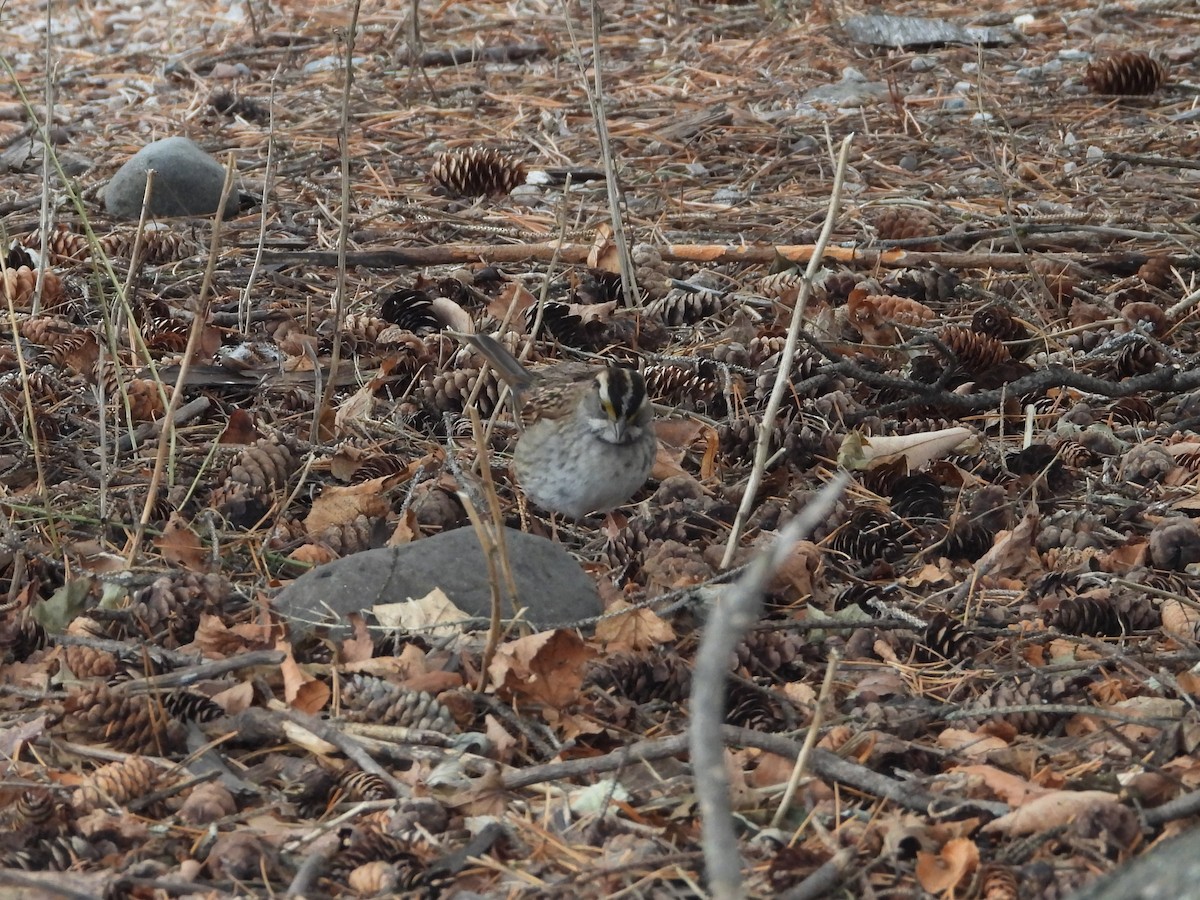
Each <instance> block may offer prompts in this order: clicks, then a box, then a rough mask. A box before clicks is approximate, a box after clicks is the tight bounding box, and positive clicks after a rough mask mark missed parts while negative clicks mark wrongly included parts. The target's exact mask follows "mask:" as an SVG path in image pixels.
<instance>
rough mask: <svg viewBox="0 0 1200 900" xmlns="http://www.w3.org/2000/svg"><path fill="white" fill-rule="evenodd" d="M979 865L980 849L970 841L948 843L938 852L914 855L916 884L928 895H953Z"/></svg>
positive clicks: (956, 840) (961, 839) (965, 839)
mask: <svg viewBox="0 0 1200 900" xmlns="http://www.w3.org/2000/svg"><path fill="white" fill-rule="evenodd" d="M978 866H979V848H978V847H977V846H975V842H974V841H973V840H971V839H970V838H954V839H953V840H950V841H947V842H946V844H945V845H944V846H943V847H942V849H941V852H939V853H925V852H923V851H918V853H917V868H916V871H917V881H919V882H921V887H923V888H925V890H927V891H929V892H930V893H931V894H939V893H946V894H952V893H953V891H954V889H955V888H957V887H958V886H959V885H960V884H962V883H963V882H964V881H965V880H967V879H968V878H969V877H970V875H971V873H972V872H974V871H975V869H976V868H977V867H978Z"/></svg>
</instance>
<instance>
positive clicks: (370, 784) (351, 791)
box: [338, 769, 393, 803]
mask: <svg viewBox="0 0 1200 900" xmlns="http://www.w3.org/2000/svg"><path fill="white" fill-rule="evenodd" d="M338 787H340V788H341V789H342V790H343V791H344V792H345V794H346V799H347V800H352V801H354V802H355V803H358V802H361V801H364V800H391V799H392V797H393V794H392V789H391V788H390V787H388V785H387V782H386V781H384V780H383V779H382V778H380V777H379V776H378V775H375V774H373V773H371V772H363V771H361V770H360V769H350V770H347V771H344V772H342V773H341V774H340V775H339V776H338Z"/></svg>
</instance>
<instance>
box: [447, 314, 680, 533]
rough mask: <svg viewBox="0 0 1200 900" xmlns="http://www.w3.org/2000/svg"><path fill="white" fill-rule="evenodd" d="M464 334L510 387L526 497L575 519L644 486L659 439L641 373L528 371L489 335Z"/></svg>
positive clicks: (563, 367)
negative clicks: (517, 429) (518, 429)
mask: <svg viewBox="0 0 1200 900" xmlns="http://www.w3.org/2000/svg"><path fill="white" fill-rule="evenodd" d="M465 337H466V339H467V340H468V341H470V343H471V345H472V346H473V347H474V348H475V349H476V350H478V351H479V352H480V353H482V354H483V355H484V356H485V357H487V360H488V362H490V363H491V364H492V366H493V368H495V370H496V373H497V374H498V375H499V376H500V377H501V378H503V379H504V380H505V381H506V382H508V384H509V386H510V387H511V388H512V392H513V409H514V410H516V416H515V418H516V419H517V423H518V426H519V428H520V429H521V434H520V437H519V438H518V439H517V449H516V450H515V451H514V453H513V468H514V469H515V470H516V473H517V480H518V481H519V482H520V484H521V488H522V490H524V491H525V495H526V496H527V497H529V499H530V500H532V501H533V502H534V503H536V504H537V505H538V506H540V507H542V508H543V509H547V510H550V511H552V512H559V513H563V514H564V515H567V516H571V517H572V518H576V519H579V518H582V517H583V516H585V515H587V514H588V513H590V512H608V511H609V510H610V509H612V508H613V507H614V506H618V505H620V504H621V503H624V502H625V501H626V500H628V499H629V498H630V497H631V496H632V495H633V493H634V492H635V491H636V490H637V489H638V488H640V487H641V486H642V485H643V484H644V483H645V481H646V477H647V476H648V475H649V474H650V468H651V466H653V465H654V454H655V451H656V449H657V447H658V442H657V440H656V439H655V437H654V425H653V424H652V422H651V419H652V418H653V417H654V409H653V407H652V406H651V404H650V401H649V399H648V398H647V397H646V383H645V382H644V381H643V380H642V376H641V374H640V373H638V372H636V371H634V370H633V369H626V368H623V367H621V366H608V367H607V368H605V369H597V368H595V367H594V366H587V365H583V364H580V363H570V362H566V363H559V364H557V365H555V366H552V367H550V368H548V369H545V370H542V371H537V372H532V371H530V370H529V369H526V368H525V367H524V366H523V365H521V363H520V362H519V361H518V360H517V358H516V357H514V356H513V355H512V354H511V353H509V352H508V350H506V349H505V348H504V347H503V346H501V345H500V344H499V343H498V342H497V341H496V340H495V339H494V338H491V337H489V336H488V335H485V334H472V335H466V336H465Z"/></svg>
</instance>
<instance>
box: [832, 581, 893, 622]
mask: <svg viewBox="0 0 1200 900" xmlns="http://www.w3.org/2000/svg"><path fill="white" fill-rule="evenodd" d="M889 593H892V591H891V590H890V589H888V588H886V587H882V586H880V585H877V584H870V583H869V582H858V583H852V584H849V585H847V586H846V587H844V588H842V590H840V591H839V592H838V594H837V596H836V597H834V598H833V609H834V611H835V612H837V611H840V610H843V609H849V608H850V607H851V606H857V607H858V608H859V609H860V610H862V611H863V612H865V613H867V615H870V616H874V617H879V616H881V615H885V614H886V611H887V607H888V605H889V604H888V597H887V595H888V594H889Z"/></svg>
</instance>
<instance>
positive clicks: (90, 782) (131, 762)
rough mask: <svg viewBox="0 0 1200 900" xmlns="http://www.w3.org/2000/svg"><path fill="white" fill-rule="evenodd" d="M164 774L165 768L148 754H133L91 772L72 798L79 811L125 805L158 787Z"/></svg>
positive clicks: (84, 811)
mask: <svg viewBox="0 0 1200 900" xmlns="http://www.w3.org/2000/svg"><path fill="white" fill-rule="evenodd" d="M162 774H163V770H162V769H160V768H159V767H158V766H156V765H154V764H153V763H152V762H150V761H149V760H148V759H146V758H145V757H144V756H131V757H129V758H128V759H123V760H121V761H120V762H115V763H109V764H108V765H107V766H102V767H101V768H99V769H97V770H96V771H95V772H93V773H92V774H91V775H89V776H88V777H87V778H86V779H84V781H83V783H82V784H80V785H79V787H78V788H77V789H76V791H75V794H74V797H73V799H72V802H73V804H74V806H75V809H76V810H77V811H78V812H79V813H86V812H88V811H90V810H93V809H96V808H97V807H100V806H107V805H109V804H113V805H116V806H123V805H124V804H126V803H128V802H129V801H130V800H133V799H134V798H136V797H140V796H142V795H144V794H148V793H150V792H151V791H152V790H154V788H155V787H156V786H157V785H158V783H159V781H160V780H161V778H162Z"/></svg>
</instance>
